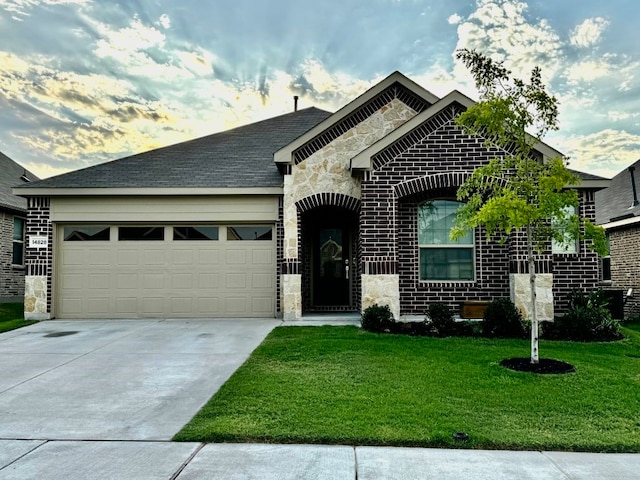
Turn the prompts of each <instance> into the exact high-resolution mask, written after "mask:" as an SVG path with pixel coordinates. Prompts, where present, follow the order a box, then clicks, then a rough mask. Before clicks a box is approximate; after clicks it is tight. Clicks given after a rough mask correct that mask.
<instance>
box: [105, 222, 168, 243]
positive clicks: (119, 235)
mask: <svg viewBox="0 0 640 480" xmlns="http://www.w3.org/2000/svg"><path fill="white" fill-rule="evenodd" d="M123 229H124V231H125V232H126V231H127V230H129V231H133V230H144V229H147V230H148V231H151V230H155V229H158V230H159V231H160V232H161V238H153V237H151V238H141V237H138V238H122V237H123V235H122V233H123ZM117 230H118V232H117V236H116V241H118V242H164V241H165V240H166V238H167V235H166V234H165V230H166V227H165V225H118V226H117Z"/></svg>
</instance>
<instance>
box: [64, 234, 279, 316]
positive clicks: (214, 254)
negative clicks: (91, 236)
mask: <svg viewBox="0 0 640 480" xmlns="http://www.w3.org/2000/svg"><path fill="white" fill-rule="evenodd" d="M223 228H224V227H222V226H220V229H221V230H222V229H223ZM59 230H60V231H61V232H62V230H63V226H60V227H59ZM170 232H171V229H170V228H167V229H166V234H165V240H164V241H139V242H134V241H117V230H116V229H115V228H112V232H111V241H75V242H71V241H68V242H64V241H62V238H60V239H59V245H60V248H59V257H58V261H57V268H58V269H59V271H58V276H57V279H58V281H57V285H56V287H55V289H56V299H57V302H56V313H57V316H58V317H60V318H142V317H163V316H171V317H224V316H230V317H265V316H266V317H271V316H273V315H274V312H275V283H276V282H275V275H276V274H275V243H274V242H273V241H238V240H235V241H226V240H224V239H221V240H218V241H210V242H208V241H190V242H189V241H173V240H172V235H171V234H170Z"/></svg>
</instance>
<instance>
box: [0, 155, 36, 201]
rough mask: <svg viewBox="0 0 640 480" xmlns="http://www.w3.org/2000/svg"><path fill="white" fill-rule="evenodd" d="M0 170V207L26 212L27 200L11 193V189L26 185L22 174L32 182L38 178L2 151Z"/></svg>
mask: <svg viewBox="0 0 640 480" xmlns="http://www.w3.org/2000/svg"><path fill="white" fill-rule="evenodd" d="M0 172H2V175H0V209H11V210H17V211H20V212H26V211H27V200H26V199H25V198H22V197H16V196H15V195H13V194H12V193H11V189H12V188H13V187H17V186H22V185H28V183H26V182H25V181H24V180H22V178H21V177H22V175H25V176H26V177H27V178H28V179H29V180H31V181H32V182H33V181H36V180H38V177H36V176H35V175H34V174H33V173H31V172H30V171H28V170H26V169H25V168H23V167H21V166H20V165H18V164H17V163H16V162H14V161H13V160H11V159H10V158H9V157H7V156H6V155H4V154H3V153H0Z"/></svg>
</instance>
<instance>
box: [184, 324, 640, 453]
mask: <svg viewBox="0 0 640 480" xmlns="http://www.w3.org/2000/svg"><path fill="white" fill-rule="evenodd" d="M625 334H626V335H627V338H626V339H625V340H623V341H620V342H614V343H590V344H586V343H569V342H551V341H543V342H541V350H540V351H541V356H543V357H547V358H555V359H559V360H563V361H566V362H570V363H572V364H573V365H574V366H575V367H576V370H577V371H576V373H574V374H567V375H534V374H529V373H519V372H513V371H510V370H507V369H505V368H503V367H501V366H500V365H499V362H500V360H502V359H504V358H510V357H521V356H528V354H529V343H528V342H527V341H520V340H489V339H481V338H444V339H437V338H425V337H408V336H401V335H388V334H373V333H368V332H364V331H361V330H360V329H357V328H355V327H280V328H276V329H275V330H274V331H273V332H272V333H271V334H270V335H269V336H268V337H267V339H266V340H265V341H264V342H263V343H262V344H261V345H260V346H259V347H258V349H256V351H255V352H254V353H253V354H252V356H251V357H250V358H249V360H248V361H247V362H246V363H245V364H244V365H243V366H242V367H241V368H240V369H239V370H238V371H237V372H236V373H235V374H234V375H233V376H232V377H231V378H230V379H229V381H228V382H227V383H226V384H225V385H224V386H223V387H222V388H221V389H220V390H219V392H218V393H217V394H216V395H215V396H214V397H213V398H212V399H211V400H210V401H209V402H208V403H207V405H205V406H204V407H203V408H202V410H201V411H200V412H199V413H198V414H197V415H196V416H195V417H194V418H193V419H192V421H191V422H190V423H189V424H187V425H186V426H185V427H184V429H183V430H182V431H180V432H179V433H178V434H177V435H176V436H175V438H174V440H177V441H209V442H273V443H328V444H349V445H404V446H432V447H433V446H438V447H453V446H464V447H467V448H490V449H494V448H496V449H497V448H504V449H545V450H578V451H608V452H639V451H640V332H638V331H637V330H630V329H625ZM456 431H465V432H466V433H468V434H469V436H470V440H469V441H468V442H466V443H464V444H463V445H460V444H456V443H455V442H454V441H453V439H452V434H453V433H454V432H456Z"/></svg>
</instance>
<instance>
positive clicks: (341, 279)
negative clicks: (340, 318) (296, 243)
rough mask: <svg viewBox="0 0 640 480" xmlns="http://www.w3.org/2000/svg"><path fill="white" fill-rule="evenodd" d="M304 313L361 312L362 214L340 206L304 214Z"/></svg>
mask: <svg viewBox="0 0 640 480" xmlns="http://www.w3.org/2000/svg"><path fill="white" fill-rule="evenodd" d="M300 233H301V252H300V256H301V259H302V263H301V264H302V272H301V274H302V309H303V312H350V311H357V310H359V308H360V271H359V268H360V267H359V266H360V261H359V258H360V254H359V250H358V214H357V213H356V212H354V211H353V210H350V209H348V208H344V207H337V206H319V207H316V208H313V209H311V210H308V211H305V212H301V232H300Z"/></svg>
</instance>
